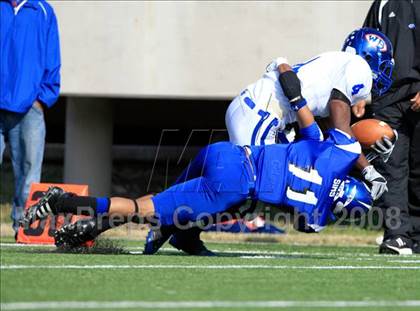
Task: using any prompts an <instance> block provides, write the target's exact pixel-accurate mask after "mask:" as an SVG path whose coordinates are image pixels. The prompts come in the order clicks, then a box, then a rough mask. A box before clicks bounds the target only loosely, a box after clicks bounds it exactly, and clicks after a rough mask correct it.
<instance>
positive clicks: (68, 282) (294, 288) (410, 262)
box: [1, 239, 420, 310]
mask: <svg viewBox="0 0 420 311" xmlns="http://www.w3.org/2000/svg"><path fill="white" fill-rule="evenodd" d="M10 242H11V240H9V239H6V240H5V239H3V240H2V243H1V309H2V310H26V309H28V310H65V309H98V310H101V309H105V308H107V309H108V310H121V309H142V310H144V309H156V308H160V309H171V310H185V309H188V310H196V309H203V308H205V309H217V310H232V309H235V310H240V309H245V308H248V309H268V308H281V309H282V310H286V309H288V310H321V309H326V308H327V309H329V310H336V309H339V310H403V309H404V310H419V309H420V257H419V256H414V255H413V256H405V257H395V256H380V255H378V254H377V248H376V247H373V246H367V247H331V246H294V245H282V244H279V243H208V246H209V247H210V248H211V249H213V250H217V252H218V255H219V256H218V257H214V258H202V257H201V258H200V257H189V256H184V255H182V254H180V253H179V252H177V251H174V250H173V249H170V248H169V247H167V248H164V249H163V251H161V252H160V253H159V254H157V255H155V256H143V255H140V254H139V253H140V250H141V248H142V244H141V243H140V242H134V241H131V242H130V241H117V242H113V243H114V244H115V243H117V244H118V246H122V247H123V248H124V249H125V250H126V251H131V252H132V254H112V255H111V254H107V255H104V254H102V255H101V254H63V253H56V252H55V250H54V248H51V247H45V246H39V247H23V246H16V245H15V244H12V243H10Z"/></svg>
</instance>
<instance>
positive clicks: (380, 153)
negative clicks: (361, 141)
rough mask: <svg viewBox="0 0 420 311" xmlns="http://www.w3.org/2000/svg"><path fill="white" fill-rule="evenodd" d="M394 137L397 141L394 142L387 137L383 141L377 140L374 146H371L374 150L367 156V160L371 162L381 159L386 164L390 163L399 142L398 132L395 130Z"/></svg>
mask: <svg viewBox="0 0 420 311" xmlns="http://www.w3.org/2000/svg"><path fill="white" fill-rule="evenodd" d="M394 135H395V139H394V140H393V141H392V140H391V139H389V138H388V137H386V136H384V137H383V138H382V139H381V140H377V141H376V142H375V144H374V145H372V146H370V147H371V148H372V149H373V150H372V151H371V152H369V153H368V154H367V155H366V159H367V160H368V161H369V162H371V161H373V160H374V159H376V158H377V157H380V158H381V159H382V161H384V162H385V163H386V162H388V160H389V157H390V156H391V154H392V151H393V150H394V147H395V143H396V142H397V140H398V132H397V131H396V130H394Z"/></svg>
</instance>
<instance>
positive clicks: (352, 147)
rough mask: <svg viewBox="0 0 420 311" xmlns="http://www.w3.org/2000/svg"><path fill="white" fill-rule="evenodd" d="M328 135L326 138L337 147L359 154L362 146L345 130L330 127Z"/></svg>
mask: <svg viewBox="0 0 420 311" xmlns="http://www.w3.org/2000/svg"><path fill="white" fill-rule="evenodd" d="M328 135H329V136H328V140H329V141H332V142H333V143H334V145H336V146H337V147H338V148H340V149H343V150H345V151H348V152H351V153H354V154H360V153H361V152H362V147H361V146H360V144H359V142H358V141H357V140H356V139H355V138H354V137H351V136H350V135H349V134H347V133H346V132H343V131H341V130H339V129H331V130H329V131H328Z"/></svg>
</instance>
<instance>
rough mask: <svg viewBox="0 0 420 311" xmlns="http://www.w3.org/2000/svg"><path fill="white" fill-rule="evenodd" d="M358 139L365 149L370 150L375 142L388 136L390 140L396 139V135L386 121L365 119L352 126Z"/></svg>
mask: <svg viewBox="0 0 420 311" xmlns="http://www.w3.org/2000/svg"><path fill="white" fill-rule="evenodd" d="M351 129H352V131H353V133H354V136H355V137H356V139H357V140H358V141H359V142H360V144H361V145H362V147H363V148H366V149H368V148H370V146H371V145H373V144H374V143H375V141H377V140H380V139H382V137H384V136H387V137H388V138H390V139H394V137H395V135H394V132H393V131H392V128H391V127H390V126H389V125H388V124H386V123H385V122H384V121H380V120H376V119H365V120H362V121H359V122H356V123H355V124H353V125H352V126H351Z"/></svg>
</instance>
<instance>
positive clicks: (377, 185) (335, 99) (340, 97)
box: [329, 89, 388, 200]
mask: <svg viewBox="0 0 420 311" xmlns="http://www.w3.org/2000/svg"><path fill="white" fill-rule="evenodd" d="M329 107H330V119H331V123H332V126H333V127H334V128H337V129H340V130H342V131H344V132H346V133H347V134H349V135H350V136H352V137H354V134H353V131H352V130H351V127H350V121H351V109H350V102H349V100H348V99H347V97H345V96H344V94H342V93H341V92H340V91H338V90H336V89H333V91H332V92H331V96H330V101H329ZM356 167H357V168H358V169H360V171H361V172H362V175H363V177H364V179H365V180H366V181H367V182H368V183H369V184H370V185H371V195H372V198H373V199H374V200H376V199H378V198H379V197H380V196H381V195H382V194H383V193H384V192H385V191H388V188H387V186H386V184H387V182H386V180H385V178H384V177H383V176H382V175H381V174H379V173H378V172H377V171H376V170H375V168H374V167H373V165H371V164H369V162H368V160H367V159H366V157H365V155H364V154H363V153H361V154H360V157H359V159H358V160H357V163H356Z"/></svg>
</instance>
